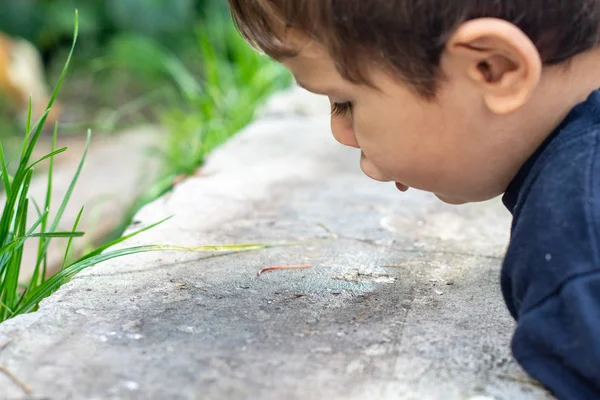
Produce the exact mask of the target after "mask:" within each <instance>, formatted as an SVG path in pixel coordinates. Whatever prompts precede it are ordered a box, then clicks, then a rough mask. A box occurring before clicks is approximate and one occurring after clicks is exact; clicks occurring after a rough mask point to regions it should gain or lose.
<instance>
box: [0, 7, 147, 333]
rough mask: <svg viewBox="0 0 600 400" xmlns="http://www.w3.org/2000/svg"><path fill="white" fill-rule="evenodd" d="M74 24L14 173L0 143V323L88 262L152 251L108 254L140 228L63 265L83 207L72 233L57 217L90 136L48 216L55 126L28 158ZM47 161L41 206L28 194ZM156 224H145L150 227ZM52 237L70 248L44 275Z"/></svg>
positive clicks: (35, 303)
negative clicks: (44, 145) (31, 258)
mask: <svg viewBox="0 0 600 400" xmlns="http://www.w3.org/2000/svg"><path fill="white" fill-rule="evenodd" d="M77 34H78V23H77V18H76V24H75V34H74V39H73V44H72V47H71V51H70V53H69V56H68V57H67V61H66V62H65V66H64V68H63V71H62V74H61V75H60V78H59V80H58V83H57V84H56V87H55V89H54V92H53V93H52V97H51V99H50V101H49V103H48V106H47V109H46V112H45V113H44V115H43V116H42V117H41V119H40V121H39V122H38V123H37V124H35V126H33V127H32V126H31V104H30V107H29V110H30V111H29V116H28V121H27V127H26V136H25V139H24V140H23V144H22V149H21V151H20V154H18V157H17V158H18V165H17V166H16V172H15V173H14V174H13V175H11V174H10V173H9V161H8V160H7V158H6V156H5V152H4V149H3V147H2V144H1V143H0V185H1V186H2V187H3V189H4V193H5V196H6V200H5V203H4V207H3V210H2V214H1V216H0V322H2V321H4V320H6V319H8V318H11V317H14V316H16V315H19V314H22V313H25V312H29V311H32V310H34V309H36V308H37V306H38V304H39V302H40V301H41V300H42V299H43V298H45V297H46V296H48V295H50V294H51V293H52V292H53V291H55V290H56V289H58V287H60V285H62V284H63V283H64V282H66V281H67V280H69V279H70V278H71V277H72V276H73V275H75V274H76V273H78V272H79V271H81V270H83V269H84V268H87V267H89V266H91V265H94V264H97V263H99V262H102V261H106V260H109V259H111V258H115V257H120V256H124V255H127V254H134V253H139V252H143V251H151V250H156V249H157V247H156V246H141V247H135V248H128V249H119V250H115V251H110V252H104V251H105V250H107V249H108V248H110V247H112V246H114V245H116V244H118V243H120V242H122V241H123V240H125V239H128V238H129V237H131V236H133V235H135V234H138V233H140V232H142V230H140V231H138V232H135V233H133V234H131V235H129V236H127V237H124V238H120V239H117V240H115V241H113V242H111V243H108V244H107V245H105V246H102V247H101V248H98V249H96V250H94V251H91V252H90V253H88V254H86V255H85V256H83V257H81V258H80V259H79V260H77V261H75V262H72V263H67V254H68V252H69V248H70V247H71V243H72V240H73V239H74V238H77V237H81V236H83V232H79V231H77V225H78V222H79V219H80V217H81V215H82V212H83V209H82V210H81V211H80V212H79V215H78V217H77V219H76V222H75V224H74V226H73V227H72V229H71V230H70V231H66V232H63V231H59V229H58V227H59V224H60V220H61V217H62V215H63V213H64V210H65V208H66V206H67V203H68V202H69V198H70V196H71V193H72V191H73V188H74V187H75V184H76V182H77V179H78V177H79V173H80V171H81V168H82V166H83V163H84V160H85V154H86V153H87V146H88V145H89V140H90V134H89V133H88V139H87V143H86V147H85V151H84V155H83V157H82V159H81V162H80V163H79V167H78V169H77V171H76V173H75V176H74V177H73V179H72V181H71V184H70V186H69V190H68V191H67V193H66V195H65V197H64V199H63V200H62V202H61V206H60V207H59V209H58V210H57V212H56V213H55V215H54V217H53V218H52V219H50V210H49V206H50V201H51V195H52V172H53V165H54V157H55V156H56V155H58V154H60V153H62V152H64V151H66V148H61V149H56V148H55V144H56V134H57V128H56V127H55V129H54V136H53V146H52V151H51V152H50V153H49V154H47V155H45V156H43V157H42V158H40V159H38V160H33V161H32V159H31V158H32V154H33V150H34V148H35V146H36V143H37V141H38V139H39V137H40V134H41V132H42V129H43V127H44V124H45V122H46V118H47V116H48V112H49V111H50V109H51V108H52V105H53V104H54V102H55V100H56V97H57V95H58V93H59V91H60V87H61V86H62V83H63V81H64V79H65V76H66V73H67V70H68V67H69V63H70V61H71V57H72V55H73V51H74V48H75V44H76V42H77ZM45 160H48V161H49V163H50V167H49V169H48V186H47V191H46V198H45V201H44V205H43V207H40V206H39V205H38V204H37V203H36V202H35V201H34V200H32V199H30V198H29V187H30V184H31V180H32V176H33V172H34V169H35V167H36V165H38V164H39V163H40V162H42V161H45ZM32 206H33V207H35V209H36V210H37V219H36V220H35V221H33V223H31V222H30V221H28V215H29V214H30V213H29V211H30V208H31V207H32ZM153 226H155V225H152V226H150V227H147V228H145V229H144V230H147V229H150V228H152V227H153ZM34 238H35V239H38V240H39V242H38V243H39V244H38V248H37V257H36V264H35V269H34V272H33V274H32V276H31V278H30V279H29V282H28V284H26V285H20V284H19V275H20V273H21V264H22V260H23V251H24V244H25V242H26V241H27V240H30V239H34ZM55 238H68V239H69V241H68V246H67V250H66V252H65V258H64V260H65V261H64V262H63V265H62V270H61V271H60V272H59V273H58V274H56V275H54V276H53V277H51V278H49V279H47V277H46V260H47V251H48V247H49V245H50V243H51V241H52V239H55Z"/></svg>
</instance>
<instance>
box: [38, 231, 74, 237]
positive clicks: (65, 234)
mask: <svg viewBox="0 0 600 400" xmlns="http://www.w3.org/2000/svg"><path fill="white" fill-rule="evenodd" d="M83 235H85V232H76V231H73V232H45V233H34V234H32V235H30V236H29V237H32V238H76V237H82V236H83Z"/></svg>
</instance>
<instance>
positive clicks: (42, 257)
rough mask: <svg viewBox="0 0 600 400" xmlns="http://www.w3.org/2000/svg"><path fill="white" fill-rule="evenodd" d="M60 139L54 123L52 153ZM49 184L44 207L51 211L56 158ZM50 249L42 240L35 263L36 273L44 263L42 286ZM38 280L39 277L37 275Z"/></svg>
mask: <svg viewBox="0 0 600 400" xmlns="http://www.w3.org/2000/svg"><path fill="white" fill-rule="evenodd" d="M57 138H58V122H56V123H54V130H53V132H52V147H51V150H50V152H51V153H52V152H54V150H56V141H57ZM46 181H47V182H48V184H47V185H46V199H45V200H44V207H45V209H46V210H50V204H51V203H52V187H53V186H52V185H53V182H54V156H52V157H50V165H48V177H47V179H46ZM47 227H48V217H46V218H44V219H43V220H42V233H43V232H46V230H47ZM47 249H48V247H47V246H46V239H45V238H40V241H39V247H38V254H37V262H36V263H35V266H36V267H35V269H36V273H38V271H39V265H40V261H41V263H42V274H41V275H39V281H36V282H37V283H38V284H40V283H41V282H42V281H43V280H44V279H46V272H47V270H48V254H47ZM36 278H38V276H37V275H36Z"/></svg>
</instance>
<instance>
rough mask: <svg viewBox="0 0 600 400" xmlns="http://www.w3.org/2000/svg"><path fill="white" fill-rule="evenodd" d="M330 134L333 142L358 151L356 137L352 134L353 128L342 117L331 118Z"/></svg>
mask: <svg viewBox="0 0 600 400" xmlns="http://www.w3.org/2000/svg"><path fill="white" fill-rule="evenodd" d="M331 133H333V137H334V138H335V140H337V141H338V142H340V143H341V144H343V145H344V146H348V147H354V148H356V149H359V148H360V146H359V145H358V141H357V140H356V135H355V134H354V127H353V126H352V123H351V122H350V121H348V120H347V119H346V118H343V117H335V116H332V117H331Z"/></svg>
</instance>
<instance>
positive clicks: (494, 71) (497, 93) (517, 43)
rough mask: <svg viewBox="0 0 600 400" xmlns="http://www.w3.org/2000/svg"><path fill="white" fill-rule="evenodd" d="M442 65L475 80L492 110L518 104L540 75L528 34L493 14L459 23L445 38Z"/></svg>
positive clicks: (509, 108)
mask: <svg viewBox="0 0 600 400" xmlns="http://www.w3.org/2000/svg"><path fill="white" fill-rule="evenodd" d="M442 68H443V69H448V68H450V69H452V71H451V74H452V75H454V76H456V74H459V75H462V77H463V78H466V79H467V80H468V81H469V82H470V83H472V84H475V85H476V86H477V87H478V89H479V90H480V93H481V95H482V96H483V99H484V101H485V104H486V105H487V107H488V108H489V109H490V111H492V112H493V113H495V114H508V113H511V112H514V111H516V110H518V109H519V108H521V107H522V106H523V105H524V104H525V103H526V102H527V100H528V99H529V97H530V96H531V95H532V93H533V92H534V91H535V89H536V87H537V85H538V84H539V81H540V79H541V76H542V61H541V58H540V54H539V52H538V50H537V48H536V47H535V45H534V44H533V42H532V41H531V40H530V39H529V37H528V36H527V35H525V33H523V31H521V30H520V29H519V28H517V27H516V26H515V25H513V24H511V23H509V22H507V21H504V20H500V19H494V18H481V19H475V20H471V21H468V22H465V23H463V24H462V25H461V26H460V27H459V28H458V29H457V30H456V31H455V32H454V34H453V35H452V37H451V38H450V40H449V41H448V42H447V45H446V48H445V51H444V57H443V64H442ZM445 72H448V71H445Z"/></svg>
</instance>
